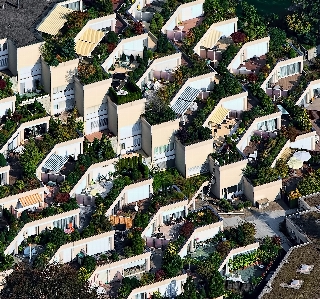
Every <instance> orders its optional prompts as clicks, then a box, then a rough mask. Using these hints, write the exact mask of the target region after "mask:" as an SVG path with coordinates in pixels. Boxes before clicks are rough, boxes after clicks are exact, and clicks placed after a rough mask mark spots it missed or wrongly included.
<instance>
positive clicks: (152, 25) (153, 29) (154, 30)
mask: <svg viewBox="0 0 320 299" xmlns="http://www.w3.org/2000/svg"><path fill="white" fill-rule="evenodd" d="M149 29H150V31H151V32H152V33H153V34H158V26H157V23H156V20H155V19H154V17H153V18H152V19H151V22H150V28H149Z"/></svg>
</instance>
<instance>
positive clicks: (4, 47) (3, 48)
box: [2, 43, 8, 51]
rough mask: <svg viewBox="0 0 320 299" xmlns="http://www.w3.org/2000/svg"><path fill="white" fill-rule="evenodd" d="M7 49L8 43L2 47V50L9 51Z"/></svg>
mask: <svg viewBox="0 0 320 299" xmlns="http://www.w3.org/2000/svg"><path fill="white" fill-rule="evenodd" d="M7 49H8V44H7V43H4V44H3V47H2V50H3V51H5V50H7Z"/></svg>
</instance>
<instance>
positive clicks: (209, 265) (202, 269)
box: [197, 251, 222, 278]
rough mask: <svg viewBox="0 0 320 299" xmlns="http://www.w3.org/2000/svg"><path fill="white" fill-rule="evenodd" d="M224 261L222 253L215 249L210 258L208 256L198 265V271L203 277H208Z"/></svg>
mask: <svg viewBox="0 0 320 299" xmlns="http://www.w3.org/2000/svg"><path fill="white" fill-rule="evenodd" d="M221 262H222V258H221V255H220V254H219V253H218V252H216V251H214V252H213V253H211V254H210V256H209V257H208V258H206V259H205V260H204V261H203V262H202V263H200V264H199V265H198V267H197V273H198V274H199V275H200V276H201V277H202V278H208V277H210V276H211V275H212V273H214V271H216V270H217V269H218V268H219V267H220V265H221Z"/></svg>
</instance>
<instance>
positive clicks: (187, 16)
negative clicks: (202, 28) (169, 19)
mask: <svg viewBox="0 0 320 299" xmlns="http://www.w3.org/2000/svg"><path fill="white" fill-rule="evenodd" d="M191 19H193V17H192V7H185V8H183V9H182V12H181V21H182V22H183V21H187V20H191Z"/></svg>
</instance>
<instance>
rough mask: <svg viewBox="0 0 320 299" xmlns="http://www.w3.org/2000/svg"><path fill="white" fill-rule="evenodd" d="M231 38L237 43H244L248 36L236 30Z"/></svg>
mask: <svg viewBox="0 0 320 299" xmlns="http://www.w3.org/2000/svg"><path fill="white" fill-rule="evenodd" d="M231 38H232V40H233V42H234V43H235V44H239V43H244V42H245V41H246V38H247V36H246V35H245V34H244V33H243V32H241V31H236V32H234V33H232V34H231Z"/></svg>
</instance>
